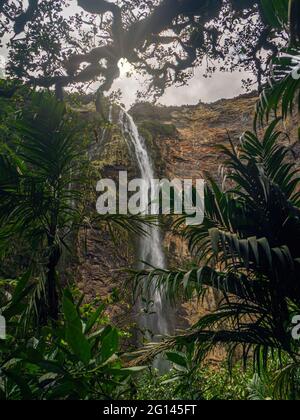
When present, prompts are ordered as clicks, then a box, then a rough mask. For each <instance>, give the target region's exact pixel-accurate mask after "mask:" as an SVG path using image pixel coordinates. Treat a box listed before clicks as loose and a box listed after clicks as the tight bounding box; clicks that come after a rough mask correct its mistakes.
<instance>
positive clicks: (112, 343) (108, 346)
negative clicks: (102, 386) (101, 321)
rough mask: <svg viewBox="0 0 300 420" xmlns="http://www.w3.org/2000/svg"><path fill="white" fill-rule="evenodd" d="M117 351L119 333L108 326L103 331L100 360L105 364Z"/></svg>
mask: <svg viewBox="0 0 300 420" xmlns="http://www.w3.org/2000/svg"><path fill="white" fill-rule="evenodd" d="M118 349H119V333H118V331H117V330H116V329H115V328H112V327H111V326H108V327H106V328H105V330H104V331H103V335H102V347H101V358H102V361H103V362H105V361H106V360H108V359H109V358H110V357H111V356H112V355H113V354H115V353H116V352H117V351H118Z"/></svg>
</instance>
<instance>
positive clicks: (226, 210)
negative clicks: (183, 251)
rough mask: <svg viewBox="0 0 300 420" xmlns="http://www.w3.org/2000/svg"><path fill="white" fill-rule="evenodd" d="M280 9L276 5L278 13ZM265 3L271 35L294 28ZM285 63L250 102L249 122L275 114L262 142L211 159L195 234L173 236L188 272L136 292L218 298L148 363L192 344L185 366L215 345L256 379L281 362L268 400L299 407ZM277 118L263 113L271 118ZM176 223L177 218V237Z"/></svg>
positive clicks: (293, 179) (295, 90) (185, 231)
mask: <svg viewBox="0 0 300 420" xmlns="http://www.w3.org/2000/svg"><path fill="white" fill-rule="evenodd" d="M283 3H285V5H284V4H283ZM290 3H291V4H290V15H288V8H287V2H281V1H278V2H277V1H272V2H265V11H266V13H267V15H268V18H269V21H270V23H271V24H273V25H274V26H276V27H281V28H282V26H283V25H287V24H288V16H289V19H290V26H291V27H292V28H298V26H297V25H296V24H295V21H297V20H298V15H294V14H293V13H294V5H293V2H290ZM298 47H299V33H297V32H295V31H293V36H291V45H290V47H289V50H288V51H290V54H291V53H293V56H296V55H297V54H298V52H299V49H298ZM293 56H292V55H290V56H289V57H285V59H284V60H283V59H282V58H279V59H276V60H275V61H274V66H275V70H276V73H275V75H276V78H275V79H274V80H273V82H272V84H271V86H270V87H266V89H265V90H264V91H263V93H262V95H261V100H260V102H259V103H258V112H257V117H256V122H257V121H258V120H259V119H260V121H261V122H262V123H263V122H264V120H265V118H266V119H267V120H268V119H269V117H270V116H271V111H274V112H276V111H277V109H278V108H279V107H280V106H281V109H282V115H281V116H280V117H279V118H275V119H274V120H273V121H272V122H271V123H270V124H269V126H268V127H267V128H266V129H265V130H264V134H263V135H261V134H258V132H257V131H256V132H255V133H251V132H247V133H245V134H244V135H243V137H242V139H241V142H240V144H239V145H238V146H235V145H233V143H231V147H230V148H226V147H224V146H222V147H220V148H219V151H220V152H221V153H222V155H223V156H224V167H223V170H222V173H223V174H224V175H223V178H222V179H219V180H214V179H212V178H211V176H209V175H208V176H207V185H206V191H205V219H204V222H203V224H202V225H201V226H193V227H188V228H182V229H181V234H182V235H183V237H184V238H185V239H186V240H187V241H188V243H189V248H190V251H191V253H192V255H194V257H195V268H193V269H192V270H190V271H185V270H182V269H179V270H178V269H177V270H171V271H167V270H150V272H149V271H147V270H146V271H143V272H140V273H137V274H136V276H135V280H136V283H137V285H139V284H140V282H141V280H142V279H144V278H145V276H146V277H147V276H148V279H149V283H150V284H151V283H153V282H155V283H156V286H157V287H158V288H160V289H162V288H163V289H164V290H165V293H166V295H167V297H169V298H170V299H171V300H172V301H175V300H176V299H177V298H179V297H182V296H183V297H185V298H192V297H193V296H195V295H196V296H197V295H198V296H199V297H200V296H202V295H203V294H204V293H206V292H207V291H208V290H210V289H211V288H213V289H215V290H216V291H217V292H218V293H219V296H220V299H219V301H220V303H219V305H218V308H217V310H216V311H215V312H213V313H211V314H209V315H207V316H204V317H201V318H200V319H199V321H198V322H197V323H195V325H193V327H192V328H191V329H190V330H189V331H188V332H187V333H185V334H183V335H179V336H176V337H174V338H169V339H166V340H165V341H164V342H162V343H160V344H158V345H151V344H150V345H149V348H148V349H147V351H146V353H145V356H144V357H143V356H142V357H141V358H140V359H138V361H139V362H141V361H142V360H143V361H146V360H147V358H151V357H155V356H157V354H158V353H160V352H166V351H169V349H170V348H174V347H175V348H177V349H179V350H182V349H185V348H187V347H188V346H190V345H191V343H193V344H195V346H196V350H195V352H194V360H197V361H198V362H199V363H203V362H204V361H205V358H206V356H207V355H208V354H209V353H210V352H211V351H212V350H213V349H214V348H216V347H218V346H220V345H221V346H224V347H225V348H226V350H227V353H228V356H229V360H230V362H231V365H232V363H233V362H234V361H235V360H236V359H237V358H238V359H239V358H241V359H242V360H243V361H244V363H245V364H247V363H249V360H251V359H252V360H253V366H254V369H255V370H256V372H257V373H258V374H262V372H267V369H268V363H269V362H270V360H272V359H273V357H274V354H277V357H279V358H281V357H282V356H283V355H284V357H287V358H288V360H289V362H287V364H286V365H284V364H283V365H282V366H281V368H280V369H278V373H277V375H276V377H275V378H273V382H274V387H273V392H274V394H273V395H276V397H277V398H282V397H284V398H291V399H294V398H299V396H300V395H299V376H298V371H299V343H298V342H297V341H296V340H294V339H293V338H292V333H291V329H292V327H293V324H292V319H293V317H294V315H297V314H299V312H300V300H299V299H300V295H299V291H300V290H299V275H300V272H299V261H300V259H299V239H300V237H299V234H300V224H299V221H300V218H299V216H300V212H299V204H300V202H299V198H300V195H299V191H300V184H299V183H300V178H299V170H298V168H297V167H296V165H295V163H294V162H293V156H292V155H291V152H290V149H289V148H288V147H286V146H284V143H285V138H284V135H283V134H282V133H281V132H280V130H279V129H278V128H277V127H278V125H279V123H280V121H282V120H285V119H286V118H287V116H288V115H289V114H291V113H292V111H293V110H294V105H295V104H296V106H298V102H299V101H298V95H299V79H297V78H295V69H294V68H291V63H292V64H294V66H296V65H297V61H295V60H294V59H293ZM274 115H276V113H275V114H274V113H273V114H272V116H273V118H274ZM182 221H183V219H179V220H178V219H177V220H176V222H175V224H174V227H175V228H176V229H177V230H178V228H180V226H181V224H182Z"/></svg>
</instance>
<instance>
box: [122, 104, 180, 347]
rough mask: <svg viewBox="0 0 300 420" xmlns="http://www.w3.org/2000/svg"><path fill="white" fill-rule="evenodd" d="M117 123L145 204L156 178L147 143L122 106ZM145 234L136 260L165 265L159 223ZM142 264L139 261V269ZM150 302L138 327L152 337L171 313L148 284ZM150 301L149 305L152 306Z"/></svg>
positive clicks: (168, 326) (168, 325)
mask: <svg viewBox="0 0 300 420" xmlns="http://www.w3.org/2000/svg"><path fill="white" fill-rule="evenodd" d="M119 126H120V129H121V131H122V134H123V136H124V138H125V139H126V141H127V142H130V145H131V147H132V149H133V151H134V154H135V157H136V162H137V165H138V169H139V172H140V176H141V178H142V179H143V180H144V181H145V185H147V188H146V190H145V191H143V193H142V194H141V196H142V201H143V202H141V203H140V204H141V208H145V209H146V208H147V206H148V194H149V191H150V189H151V187H152V183H153V180H154V179H155V171H154V165H153V162H152V159H151V156H150V154H149V153H148V150H147V146H146V143H145V141H144V139H143V137H142V136H141V135H140V134H139V131H138V127H137V125H136V124H135V122H134V120H133V118H132V117H131V115H129V114H128V113H127V112H126V111H125V110H123V109H121V110H120V115H119ZM146 230H147V235H146V236H143V237H142V238H140V243H139V247H138V259H139V261H145V262H146V263H148V264H150V265H152V266H154V267H156V268H165V266H166V263H165V256H164V252H163V247H162V241H161V232H160V228H159V226H158V225H156V224H154V225H151V226H147V227H146ZM143 268H145V265H144V264H143V263H140V265H139V269H143ZM147 298H148V300H149V302H151V304H150V310H149V312H150V313H147V312H145V314H144V315H143V316H142V319H141V321H140V328H141V329H143V330H144V331H147V332H151V335H152V337H151V338H152V339H153V338H154V339H157V338H158V337H159V336H161V335H167V334H170V333H171V332H172V315H171V313H170V312H171V310H170V306H169V305H168V303H167V302H166V300H165V299H164V297H163V294H162V293H161V291H160V290H158V289H157V288H155V287H154V286H153V287H150V296H148V297H147ZM151 305H152V306H151Z"/></svg>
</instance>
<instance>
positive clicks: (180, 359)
mask: <svg viewBox="0 0 300 420" xmlns="http://www.w3.org/2000/svg"><path fill="white" fill-rule="evenodd" d="M166 356H167V358H168V360H169V361H170V362H172V363H175V365H178V366H182V367H185V368H186V367H187V362H186V360H185V357H184V356H182V355H181V354H179V353H176V352H167V353H166Z"/></svg>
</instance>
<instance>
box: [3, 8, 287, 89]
mask: <svg viewBox="0 0 300 420" xmlns="http://www.w3.org/2000/svg"><path fill="white" fill-rule="evenodd" d="M25 3H26V4H25ZM76 4H77V5H78V6H79V9H78V10H79V12H78V13H76V14H72V15H71V16H70V15H69V14H68V7H69V6H70V5H76ZM0 13H1V20H0V25H1V26H0V34H1V37H2V38H3V36H4V34H5V33H6V35H7V32H8V34H9V35H10V41H9V43H8V49H9V62H8V66H7V72H8V74H9V75H10V76H11V77H16V78H18V79H20V80H22V81H24V82H27V83H29V84H32V85H35V86H41V87H46V88H48V87H52V86H55V87H56V89H57V92H58V93H60V94H61V92H62V89H63V87H66V86H74V85H76V86H80V84H86V83H90V82H93V81H99V82H100V84H101V87H100V89H101V90H102V91H108V90H109V89H110V88H111V86H112V84H113V82H114V80H115V79H116V78H117V77H118V76H119V67H118V63H119V61H120V59H126V60H128V62H129V63H131V64H132V65H133V67H134V68H135V70H136V71H139V72H141V73H144V74H147V75H148V76H150V77H149V79H150V83H149V92H150V93H151V94H152V95H154V96H159V95H161V94H162V93H163V91H164V89H165V88H166V87H168V86H170V85H171V84H174V83H177V84H184V83H185V82H186V81H187V80H188V78H189V77H191V75H192V70H193V68H194V67H195V66H197V65H200V64H201V63H203V61H204V62H205V63H206V64H207V74H210V73H212V72H214V71H215V69H216V67H217V66H219V68H220V69H221V70H229V71H233V70H236V69H243V70H248V71H252V72H253V74H254V75H255V76H256V78H257V81H258V83H259V85H261V83H262V82H263V78H264V70H265V68H266V65H267V64H268V60H269V59H270V57H272V56H273V55H274V54H276V53H277V50H278V45H280V43H282V42H285V39H284V38H285V34H280V37H279V36H278V34H276V32H275V30H274V28H273V29H272V28H270V27H269V26H268V24H267V22H266V21H265V20H264V18H263V14H262V11H261V5H260V1H259V0H120V1H118V2H117V1H114V2H112V1H111V2H108V1H106V0H78V1H67V0H29V2H28V4H27V2H24V1H20V0H6V1H3V0H0Z"/></svg>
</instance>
